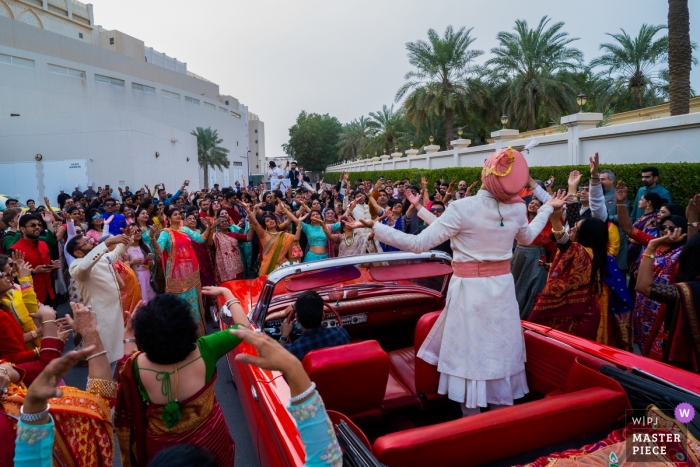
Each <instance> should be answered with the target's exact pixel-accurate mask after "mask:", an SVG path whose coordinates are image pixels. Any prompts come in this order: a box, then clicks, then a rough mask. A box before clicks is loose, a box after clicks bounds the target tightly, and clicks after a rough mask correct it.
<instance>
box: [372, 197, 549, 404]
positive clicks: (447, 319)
mask: <svg viewBox="0 0 700 467" xmlns="http://www.w3.org/2000/svg"><path fill="white" fill-rule="evenodd" d="M499 211H500V214H499ZM551 213H552V207H550V206H547V205H545V206H542V207H541V208H540V210H539V212H538V214H537V216H536V217H535V219H534V220H533V221H532V222H531V223H529V224H528V221H527V215H526V208H525V204H524V203H517V204H504V203H498V202H497V201H496V199H495V198H493V196H492V195H491V194H490V193H489V192H488V191H486V190H479V192H478V193H477V194H476V195H475V196H470V197H468V198H463V199H460V200H457V201H455V202H453V203H451V205H450V208H449V209H447V210H445V213H444V214H443V215H442V216H441V217H440V218H438V219H437V220H435V221H434V222H433V223H432V224H430V226H429V227H428V228H427V229H425V230H424V231H423V232H421V234H420V235H408V234H404V233H402V232H399V231H398V230H396V229H393V228H391V227H387V226H385V225H382V224H379V223H375V224H374V232H375V238H376V239H377V240H379V241H380V242H383V243H388V244H390V245H393V246H395V247H397V248H399V249H401V250H404V251H412V252H414V253H420V252H424V251H428V250H430V249H431V248H432V247H434V246H437V245H439V244H440V243H442V242H444V241H446V240H448V239H449V240H450V244H451V246H452V250H453V252H454V256H453V258H454V260H455V261H459V262H469V261H501V260H510V258H511V256H512V250H513V240H514V239H515V240H517V241H518V242H519V243H521V244H525V245H528V244H530V243H531V242H532V241H533V240H534V239H535V237H536V236H537V235H538V234H539V233H540V231H541V230H542V229H543V228H544V226H545V224H546V223H547V219H548V218H549V215H550V214H551ZM501 216H502V217H503V226H501ZM518 310H519V309H518V302H517V301H516V299H515V285H514V282H513V275H512V274H510V273H508V274H503V275H500V276H491V277H475V278H461V277H457V276H454V275H453V276H452V279H451V280H450V286H449V289H448V292H447V299H446V303H445V309H444V311H443V312H442V313H441V314H440V317H439V318H438V320H437V321H436V323H435V325H434V326H433V328H432V330H431V331H430V333H429V334H428V337H427V338H426V339H425V342H424V343H423V345H422V346H421V348H420V350H419V351H418V357H419V358H422V359H423V360H425V361H426V362H428V363H431V364H433V365H437V366H438V371H439V372H440V384H439V387H438V392H439V393H441V394H447V395H448V397H449V398H450V399H452V400H454V401H457V402H463V403H465V404H466V406H467V407H470V408H473V407H477V406H478V407H486V406H487V404H502V405H512V404H513V400H514V399H518V398H520V397H522V396H524V395H525V394H526V393H527V392H528V387H527V380H526V377H525V341H524V338H523V331H522V328H521V325H520V314H519V311H518Z"/></svg>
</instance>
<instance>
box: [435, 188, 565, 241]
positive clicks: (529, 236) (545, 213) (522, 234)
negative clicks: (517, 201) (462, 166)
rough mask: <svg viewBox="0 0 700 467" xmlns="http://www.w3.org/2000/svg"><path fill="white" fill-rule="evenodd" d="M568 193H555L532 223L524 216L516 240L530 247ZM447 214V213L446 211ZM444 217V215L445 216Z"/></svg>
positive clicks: (562, 203) (562, 204) (563, 202)
mask: <svg viewBox="0 0 700 467" xmlns="http://www.w3.org/2000/svg"><path fill="white" fill-rule="evenodd" d="M566 197H567V195H566V192H565V191H564V190H561V191H559V192H558V193H555V194H554V196H552V197H551V198H550V200H549V201H547V203H545V204H544V205H542V206H541V207H540V209H539V210H538V211H537V215H536V216H535V218H534V219H533V220H532V222H530V223H528V222H527V216H523V223H522V225H521V226H520V229H518V233H517V234H516V235H515V240H517V242H518V243H520V244H521V245H529V244H531V243H532V241H533V240H534V239H535V238H536V237H537V236H538V235H539V234H540V232H542V229H544V226H545V225H546V224H547V219H549V216H550V214H552V211H553V210H554V209H556V208H561V207H563V206H564V204H565V203H566ZM445 213H447V211H445ZM443 217H444V214H443Z"/></svg>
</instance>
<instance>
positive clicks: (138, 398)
mask: <svg viewBox="0 0 700 467" xmlns="http://www.w3.org/2000/svg"><path fill="white" fill-rule="evenodd" d="M139 354H140V352H136V353H134V354H132V355H131V356H130V357H129V358H128V359H126V361H124V363H123V364H122V366H121V368H120V370H119V393H118V395H117V405H116V410H115V415H114V425H115V429H116V432H117V439H118V440H119V450H120V452H121V459H122V466H123V467H146V466H147V465H148V463H149V462H150V461H151V459H153V457H154V456H155V455H156V454H157V453H158V452H160V451H162V450H163V449H166V448H168V447H171V446H174V445H176V444H192V445H195V446H197V447H199V448H202V449H205V450H208V451H210V454H212V455H213V456H214V458H215V459H216V463H217V465H219V466H222V467H223V466H231V465H233V459H234V444H233V440H232V439H231V435H230V434H229V431H228V426H227V424H226V419H225V418H224V414H223V412H222V411H221V407H220V406H219V403H218V401H217V400H216V396H215V395H214V386H215V385H216V374H214V376H213V377H212V379H211V380H210V381H209V382H208V383H207V384H205V385H204V387H203V388H202V389H200V390H199V391H198V392H197V393H195V394H194V395H192V396H190V397H189V398H187V399H185V400H183V401H181V407H180V412H181V414H182V418H181V419H180V420H179V421H178V422H177V423H176V424H175V426H173V427H171V428H167V427H166V423H165V422H164V421H163V413H164V410H165V406H163V405H160V404H153V403H150V404H148V403H146V401H144V399H143V397H142V395H141V393H140V392H139V386H138V382H137V375H136V372H135V370H134V364H135V362H136V358H137V357H138V356H139Z"/></svg>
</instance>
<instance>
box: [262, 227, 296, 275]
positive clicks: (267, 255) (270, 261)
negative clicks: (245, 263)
mask: <svg viewBox="0 0 700 467" xmlns="http://www.w3.org/2000/svg"><path fill="white" fill-rule="evenodd" d="M267 236H268V237H269V238H268V239H267V240H266V241H263V240H262V239H261V242H263V248H262V260H261V261H260V275H261V276H267V275H268V274H270V273H271V272H272V271H274V270H276V269H278V268H279V267H280V264H281V263H284V262H285V261H286V260H287V256H288V254H289V250H290V249H291V247H292V243H293V242H294V235H292V234H290V233H287V232H279V233H277V234H275V235H270V234H269V233H267Z"/></svg>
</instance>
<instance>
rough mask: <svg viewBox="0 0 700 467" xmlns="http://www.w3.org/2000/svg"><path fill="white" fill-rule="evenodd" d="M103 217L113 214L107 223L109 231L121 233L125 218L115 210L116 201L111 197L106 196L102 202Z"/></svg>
mask: <svg viewBox="0 0 700 467" xmlns="http://www.w3.org/2000/svg"><path fill="white" fill-rule="evenodd" d="M103 206H104V208H105V217H107V218H108V217H109V216H112V215H113V216H114V218H113V219H112V222H110V223H109V233H110V234H111V235H121V234H122V229H125V228H126V218H125V217H124V216H123V215H121V214H119V213H118V212H117V209H116V206H117V203H116V201H114V200H113V199H112V198H107V199H106V200H105V203H104V205H103Z"/></svg>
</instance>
